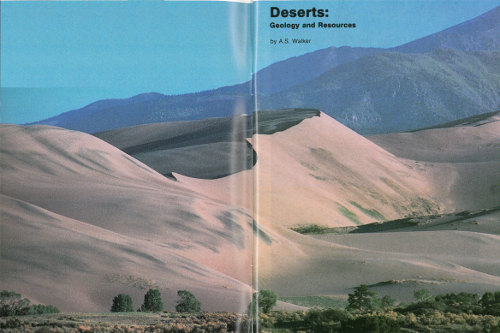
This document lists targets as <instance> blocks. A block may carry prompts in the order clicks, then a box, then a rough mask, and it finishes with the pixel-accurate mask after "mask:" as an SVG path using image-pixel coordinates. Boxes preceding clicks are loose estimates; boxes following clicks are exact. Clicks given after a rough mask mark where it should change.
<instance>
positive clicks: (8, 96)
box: [1, 0, 500, 123]
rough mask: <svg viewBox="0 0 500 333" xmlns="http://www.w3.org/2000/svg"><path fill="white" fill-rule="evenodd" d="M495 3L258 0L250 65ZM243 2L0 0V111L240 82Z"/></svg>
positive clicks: (419, 31) (49, 112)
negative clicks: (294, 12)
mask: <svg viewBox="0 0 500 333" xmlns="http://www.w3.org/2000/svg"><path fill="white" fill-rule="evenodd" d="M499 4H500V1H493V0H491V1H490V0H457V1H453V0H411V1H410V0H397V1H383V0H346V1H317V2H310V1H309V2H285V1H279V2H278V1H276V2H259V3H258V4H257V5H256V6H255V9H256V12H257V13H258V15H256V18H257V20H256V24H257V30H256V31H257V32H258V33H257V38H256V42H257V44H256V45H257V50H258V52H257V54H258V58H257V62H256V65H257V67H258V68H262V67H264V66H267V65H269V64H271V63H273V62H276V61H279V60H283V59H285V58H288V57H291V56H296V55H300V54H304V53H307V52H311V51H314V50H317V49H321V48H324V47H329V46H343V45H348V46H374V47H392V46H396V45H399V44H402V43H405V42H409V41H411V40H414V39H416V38H420V37H424V36H426V35H428V34H431V33H434V32H437V31H440V30H443V29H444V28H447V27H450V26H452V25H455V24H457V23H460V22H463V21H465V20H468V19H470V18H473V17H475V16H478V15H480V14H482V13H483V12H485V11H487V10H489V9H491V8H493V7H495V6H498V5H499ZM270 6H278V7H281V8H311V7H312V6H315V7H318V8H328V9H329V12H330V14H329V17H328V18H327V19H326V18H325V19H324V20H323V21H325V22H332V23H339V22H355V23H356V24H357V28H356V29H354V30H350V31H346V30H343V31H339V30H336V29H333V30H328V29H327V30H321V29H312V30H299V31H294V32H293V33H292V32H290V31H289V30H272V29H270V28H269V23H270V22H272V21H277V22H278V21H279V22H297V21H292V20H291V19H283V18H281V19H273V18H270V15H269V7H270ZM251 11H252V6H251V5H250V4H244V3H231V2H213V1H200V2H173V1H169V2H166V1H164V2H159V1H142V2H139V1H137V2H135V1H133V2H122V1H117V2H111V1H108V2H99V1H88V2H83V1H76V2H75V1H67V2H66V1H54V2H39V1H12V2H10V1H7V2H5V1H2V2H1V46H2V47H1V87H2V97H1V98H2V100H1V101H2V110H1V121H2V122H12V123H24V122H28V121H34V120H40V119H43V118H47V117H49V116H53V115H57V114H59V113H61V112H64V111H69V110H71V109H75V108H79V107H82V106H84V105H86V104H88V103H91V102H93V101H95V100H98V99H103V98H123V97H130V96H133V95H136V94H139V93H143V92H151V91H155V92H160V93H164V94H180V93H186V92H195V91H201V90H207V89H213V88H217V87H220V86H224V85H231V84H234V83H239V82H244V81H246V80H248V79H249V78H250V75H251V68H252V57H251V54H252V47H251V45H252V44H251V43H252V39H251V38H250V35H251V34H250V32H251V25H250V21H249V19H250V17H251V15H250V14H251ZM299 21H300V22H302V21H304V22H305V21H306V20H305V19H301V20H299ZM311 21H317V19H311ZM280 35H286V36H291V37H299V38H300V37H306V38H311V39H312V42H311V43H310V44H304V45H295V46H292V45H288V46H286V47H277V46H275V47H271V46H270V45H269V39H270V38H272V37H278V36H280ZM6 88H7V89H6ZM27 88H30V89H27Z"/></svg>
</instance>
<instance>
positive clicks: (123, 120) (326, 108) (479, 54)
mask: <svg viewBox="0 0 500 333" xmlns="http://www.w3.org/2000/svg"><path fill="white" fill-rule="evenodd" d="M499 22H500V7H496V8H494V9H493V10H491V11H489V12H487V13H485V14H483V15H481V16H479V17H476V18H474V19H472V20H469V21H467V22H464V23H461V24H459V25H456V26H453V27H450V28H448V29H446V30H443V31H441V32H438V33H435V34H432V35H430V36H427V37H424V38H421V39H418V40H415V41H412V42H410V43H407V44H404V45H400V46H397V47H394V48H391V49H377V48H351V47H339V48H337V47H331V48H327V49H323V50H318V51H315V52H312V53H308V54H304V55H302V56H299V57H293V58H290V59H286V60H284V61H280V62H277V63H275V64H272V65H270V66H268V67H266V68H264V69H262V70H260V71H259V72H257V73H256V74H255V75H254V78H253V80H252V81H250V82H247V83H243V84H238V85H234V86H228V87H222V88H219V89H214V90H210V91H203V92H197V93H190V94H185V95H175V96H174V95H170V96H168V95H163V94H159V93H146V94H141V95H138V96H134V97H131V98H128V99H122V100H103V101H98V102H95V103H93V104H90V105H88V106H85V107H83V108H81V109H78V110H73V111H69V112H66V113H63V114H61V115H58V116H55V117H52V118H49V119H46V120H42V121H39V122H36V124H47V125H55V126H60V127H64V128H68V129H76V130H79V131H84V132H88V133H94V132H98V131H106V130H110V129H116V128H121V127H125V126H134V125H140V124H146V123H154V122H165V121H186V120H197V119H206V118H211V117H227V116H230V115H233V114H245V113H246V114H250V113H251V112H252V111H253V110H254V109H255V108H256V109H259V110H260V109H267V108H270V109H276V108H301V107H306V108H316V109H321V110H322V111H323V112H325V113H326V114H328V115H330V116H332V117H334V118H336V119H338V120H339V121H341V122H342V123H343V124H345V125H347V126H349V127H350V128H352V129H354V130H356V131H358V132H360V133H387V132H394V131H403V130H411V129H418V128H422V127H426V126H432V125H436V124H439V123H442V122H446V121H453V120H456V119H460V118H463V117H467V116H472V115H476V114H481V113H484V112H491V111H494V110H497V109H498V108H499V106H500V98H499V86H500V70H499V66H498V58H499V54H498V51H499V45H500V23H499ZM339 77H340V78H342V82H340V78H339ZM254 86H255V87H257V99H256V101H257V105H254V100H253V97H252V96H253V95H254V93H253V88H252V87H254Z"/></svg>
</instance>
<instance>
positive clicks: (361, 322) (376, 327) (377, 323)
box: [340, 315, 401, 333]
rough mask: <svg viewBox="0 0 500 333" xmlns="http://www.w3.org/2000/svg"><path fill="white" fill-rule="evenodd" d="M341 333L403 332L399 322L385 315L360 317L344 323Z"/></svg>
mask: <svg viewBox="0 0 500 333" xmlns="http://www.w3.org/2000/svg"><path fill="white" fill-rule="evenodd" d="M340 331H341V332H346V333H347V332H356V333H358V332H370V333H394V332H401V329H400V327H399V325H398V322H397V321H396V320H395V319H393V318H388V317H385V316H383V315H360V316H358V317H355V318H352V319H347V320H344V321H342V326H341V330H340Z"/></svg>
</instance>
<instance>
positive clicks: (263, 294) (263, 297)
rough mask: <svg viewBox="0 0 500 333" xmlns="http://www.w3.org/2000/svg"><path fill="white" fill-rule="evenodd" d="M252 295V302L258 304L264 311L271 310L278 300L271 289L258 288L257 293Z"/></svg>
mask: <svg viewBox="0 0 500 333" xmlns="http://www.w3.org/2000/svg"><path fill="white" fill-rule="evenodd" d="M253 297H254V303H256V304H258V305H259V309H260V310H261V311H262V312H264V313H268V312H269V311H271V309H272V308H273V306H274V305H276V301H277V300H278V297H277V296H276V294H275V293H274V292H272V291H271V290H259V292H258V293H254V294H253Z"/></svg>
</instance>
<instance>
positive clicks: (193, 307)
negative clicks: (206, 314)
mask: <svg viewBox="0 0 500 333" xmlns="http://www.w3.org/2000/svg"><path fill="white" fill-rule="evenodd" d="M177 296H179V297H180V299H179V300H178V301H177V306H176V307H175V310H176V311H177V312H200V310H201V303H200V301H199V300H198V299H197V298H196V297H195V296H194V295H193V294H192V293H190V292H189V291H187V290H179V291H177Z"/></svg>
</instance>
